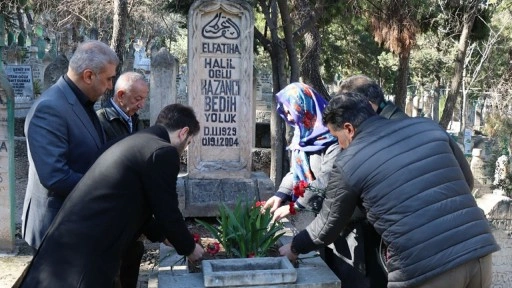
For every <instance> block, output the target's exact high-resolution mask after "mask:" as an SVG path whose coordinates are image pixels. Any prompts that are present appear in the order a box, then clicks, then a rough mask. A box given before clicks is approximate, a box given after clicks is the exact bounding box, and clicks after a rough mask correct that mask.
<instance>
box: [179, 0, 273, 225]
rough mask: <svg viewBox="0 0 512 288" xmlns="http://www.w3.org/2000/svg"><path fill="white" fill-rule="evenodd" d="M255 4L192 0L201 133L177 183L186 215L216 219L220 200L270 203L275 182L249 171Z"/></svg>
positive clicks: (192, 74)
mask: <svg viewBox="0 0 512 288" xmlns="http://www.w3.org/2000/svg"><path fill="white" fill-rule="evenodd" d="M253 30H254V15H253V10H252V7H251V6H250V4H249V3H247V2H245V1H204V0H200V1H195V2H194V4H192V6H191V8H190V10H189V14H188V37H189V38H188V65H187V67H188V75H187V77H188V101H189V102H188V103H189V105H190V106H192V107H193V108H194V109H195V112H196V115H197V116H198V119H199V122H200V123H201V130H200V132H199V135H198V136H196V137H195V139H194V141H193V142H192V143H191V144H190V145H189V147H188V160H187V168H188V175H187V176H186V177H181V179H180V182H178V189H179V190H178V191H181V192H179V193H178V195H179V197H180V199H179V200H180V205H182V207H180V208H181V209H182V211H183V214H184V216H188V217H204V216H216V215H217V214H218V206H219V204H220V203H221V202H222V203H227V204H228V205H232V204H234V202H235V201H236V200H237V199H239V198H242V199H245V200H253V199H257V200H266V199H268V198H269V197H270V195H272V193H273V192H274V185H273V183H272V181H271V180H270V178H268V176H266V175H265V174H264V173H263V172H252V170H251V165H252V154H251V153H252V149H253V147H254V134H255V133H254V132H255V116H254V114H255V113H254V111H255V109H254V98H253V92H254V88H253V80H254V79H253V32H254V31H253Z"/></svg>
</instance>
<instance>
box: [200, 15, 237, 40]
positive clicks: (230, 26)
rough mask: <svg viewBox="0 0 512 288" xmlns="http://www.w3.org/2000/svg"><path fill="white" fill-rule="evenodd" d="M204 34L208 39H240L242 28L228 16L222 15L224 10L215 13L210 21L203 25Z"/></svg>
mask: <svg viewBox="0 0 512 288" xmlns="http://www.w3.org/2000/svg"><path fill="white" fill-rule="evenodd" d="M201 33H202V35H203V37H204V38H206V39H218V38H222V37H224V38H226V39H231V40H234V39H238V38H240V28H239V27H238V25H237V24H236V23H235V22H234V21H233V20H231V18H228V17H226V16H223V15H222V12H219V13H217V14H215V16H214V17H213V19H212V20H210V22H208V23H206V25H205V26H204V27H203V30H202V32H201Z"/></svg>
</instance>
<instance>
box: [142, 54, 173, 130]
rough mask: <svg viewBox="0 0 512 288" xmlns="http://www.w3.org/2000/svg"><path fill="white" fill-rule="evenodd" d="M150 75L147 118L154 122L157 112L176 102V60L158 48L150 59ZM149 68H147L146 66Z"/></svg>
mask: <svg viewBox="0 0 512 288" xmlns="http://www.w3.org/2000/svg"><path fill="white" fill-rule="evenodd" d="M150 63H151V76H150V81H149V83H150V84H149V85H150V87H151V89H150V90H149V101H148V102H149V115H150V116H149V119H150V123H151V125H153V124H155V121H156V118H157V117H158V114H159V113H160V111H161V110H162V108H164V107H165V106H167V105H169V104H173V103H176V81H175V79H176V75H177V74H178V60H177V59H176V58H174V56H172V55H171V53H169V51H167V49H166V48H162V49H160V51H158V52H157V53H155V54H154V56H153V58H152V59H151V62H150ZM148 70H149V68H148Z"/></svg>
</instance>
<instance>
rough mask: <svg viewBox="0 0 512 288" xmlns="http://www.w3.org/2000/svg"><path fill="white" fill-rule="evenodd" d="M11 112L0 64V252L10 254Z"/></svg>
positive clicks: (12, 240)
mask: <svg viewBox="0 0 512 288" xmlns="http://www.w3.org/2000/svg"><path fill="white" fill-rule="evenodd" d="M0 21H1V20H0ZM1 50H2V47H1V46H0V52H1ZM0 60H1V58H0ZM13 111H14V94H13V91H12V88H11V85H10V84H9V82H8V81H7V76H6V75H5V74H4V72H3V71H2V69H1V64H0V251H5V252H10V253H11V252H14V248H15V238H14V234H15V229H14V227H15V219H13V217H14V215H15V213H14V211H15V204H14V203H15V200H14V195H15V193H14V171H15V170H14V112H13Z"/></svg>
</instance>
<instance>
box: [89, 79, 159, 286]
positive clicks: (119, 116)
mask: <svg viewBox="0 0 512 288" xmlns="http://www.w3.org/2000/svg"><path fill="white" fill-rule="evenodd" d="M148 94H149V86H148V83H147V82H146V79H145V78H144V75H142V74H140V73H137V72H133V71H129V72H125V73H123V74H121V75H120V76H119V78H117V81H116V85H115V88H114V96H112V98H110V99H108V100H107V101H105V104H104V106H103V108H101V109H99V110H98V111H96V114H98V118H99V120H100V123H101V128H103V131H104V132H105V136H106V138H107V143H108V144H107V145H112V143H115V141H118V140H120V139H122V138H123V137H126V136H127V135H130V134H133V133H135V132H137V131H140V130H142V129H144V128H145V127H144V124H143V123H142V120H140V119H139V114H137V112H138V111H139V110H140V109H142V108H143V107H144V104H145V103H146V99H147V98H148ZM146 236H147V237H148V238H150V239H151V237H150V235H146ZM125 253H126V254H125V255H124V256H123V259H122V260H121V270H120V271H119V275H118V277H117V278H118V279H117V280H116V287H122V288H136V287H137V282H138V278H139V268H140V261H141V260H142V256H143V255H144V243H143V242H142V241H140V240H137V241H134V242H133V244H131V245H129V247H128V248H127V249H126V252H125Z"/></svg>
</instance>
